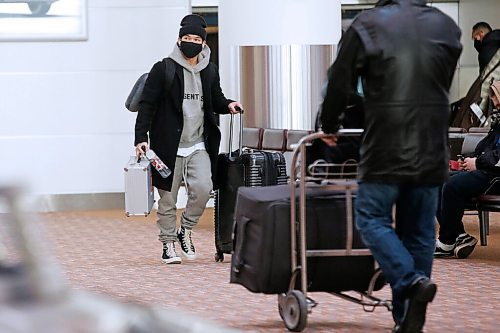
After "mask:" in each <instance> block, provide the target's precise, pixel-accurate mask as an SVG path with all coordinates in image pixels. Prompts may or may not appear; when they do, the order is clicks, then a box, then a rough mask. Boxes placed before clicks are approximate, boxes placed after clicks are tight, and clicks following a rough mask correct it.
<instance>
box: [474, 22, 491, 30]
mask: <svg viewBox="0 0 500 333" xmlns="http://www.w3.org/2000/svg"><path fill="white" fill-rule="evenodd" d="M481 28H484V29H487V30H488V31H492V30H493V29H492V28H491V25H489V24H488V23H486V22H477V23H476V24H474V26H473V27H472V31H474V30H477V29H481Z"/></svg>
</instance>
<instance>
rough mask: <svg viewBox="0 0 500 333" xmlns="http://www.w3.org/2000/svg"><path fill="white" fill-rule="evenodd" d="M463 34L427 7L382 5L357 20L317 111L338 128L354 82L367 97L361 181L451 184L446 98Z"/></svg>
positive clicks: (329, 128)
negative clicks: (319, 109) (358, 84)
mask: <svg viewBox="0 0 500 333" xmlns="http://www.w3.org/2000/svg"><path fill="white" fill-rule="evenodd" d="M460 35H461V33H460V29H459V28H458V27H457V25H456V24H455V23H454V22H453V20H452V19H451V18H449V17H448V16H446V15H444V14H443V13H442V12H441V11H439V10H438V9H436V8H432V7H428V6H426V1H425V0H385V1H381V2H379V4H378V5H377V7H375V8H374V9H372V10H368V11H366V12H363V13H361V14H360V15H359V16H358V17H357V18H356V19H355V21H354V22H353V23H352V25H351V27H350V28H349V29H348V31H347V32H346V34H345V35H344V37H343V39H342V47H341V48H340V50H339V54H338V57H337V60H336V62H335V63H334V65H333V68H332V70H331V71H330V77H329V84H328V88H327V93H326V96H325V100H324V102H323V105H322V125H323V130H324V131H325V132H327V133H334V132H335V131H336V130H337V128H338V118H339V115H340V114H341V113H342V112H344V109H345V102H346V96H348V94H349V93H350V91H352V90H353V89H355V87H356V82H357V79H358V77H359V76H361V78H362V80H363V90H364V95H365V118H364V123H365V126H364V129H365V133H364V137H363V140H362V144H361V148H360V156H361V160H360V169H359V172H360V175H359V177H360V179H361V180H362V181H370V182H384V183H394V184H424V185H425V184H428V185H434V184H435V185H437V184H440V183H442V182H443V181H444V180H446V178H447V176H448V134H447V133H448V123H449V100H448V92H449V88H450V85H451V82H452V79H453V75H454V72H455V67H456V64H457V61H458V58H459V56H460V53H461V50H462V46H461V44H460Z"/></svg>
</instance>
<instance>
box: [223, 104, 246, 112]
mask: <svg viewBox="0 0 500 333" xmlns="http://www.w3.org/2000/svg"><path fill="white" fill-rule="evenodd" d="M227 107H228V108H229V112H230V113H232V114H235V113H240V112H241V110H243V106H242V105H241V103H240V102H232V103H229V105H228V106H227Z"/></svg>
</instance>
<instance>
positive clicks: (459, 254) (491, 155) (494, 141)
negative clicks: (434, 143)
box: [434, 81, 500, 259]
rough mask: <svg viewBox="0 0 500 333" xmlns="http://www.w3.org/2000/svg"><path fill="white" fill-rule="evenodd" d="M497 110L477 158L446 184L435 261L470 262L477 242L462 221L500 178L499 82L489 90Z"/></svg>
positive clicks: (469, 160)
mask: <svg viewBox="0 0 500 333" xmlns="http://www.w3.org/2000/svg"><path fill="white" fill-rule="evenodd" d="M490 94H491V100H492V103H493V105H494V108H495V109H494V110H493V113H492V115H491V129H490V131H489V132H488V135H487V136H486V137H485V138H484V139H482V140H481V141H480V142H479V143H478V144H477V146H476V149H475V151H474V154H473V155H472V156H470V157H467V158H465V159H464V160H463V161H461V163H460V169H461V170H462V171H459V172H457V173H455V174H454V175H453V176H451V177H450V179H448V181H447V182H446V183H445V184H444V186H443V189H442V192H441V193H442V194H441V203H440V205H439V206H438V210H437V214H436V217H437V220H438V222H439V238H438V239H437V240H436V250H435V252H434V256H435V257H436V258H459V259H463V258H467V257H468V256H469V255H470V254H471V253H472V251H473V250H474V247H475V246H476V244H477V239H476V238H474V237H473V236H471V235H469V234H468V233H466V232H465V228H464V223H463V222H462V217H463V216H464V208H465V204H466V203H467V202H469V201H470V200H471V199H472V198H474V197H477V196H478V195H480V194H482V193H483V192H484V191H485V190H486V189H487V188H488V187H489V185H490V182H491V180H492V179H493V178H495V177H498V176H500V165H499V164H498V161H499V160H500V81H495V82H494V83H493V84H492V85H491V87H490Z"/></svg>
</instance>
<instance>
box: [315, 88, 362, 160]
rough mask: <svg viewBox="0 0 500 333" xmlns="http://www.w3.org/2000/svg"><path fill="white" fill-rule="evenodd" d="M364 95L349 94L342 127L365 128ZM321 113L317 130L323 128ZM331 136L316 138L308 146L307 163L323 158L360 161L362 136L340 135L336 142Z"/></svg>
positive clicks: (317, 119)
mask: <svg viewBox="0 0 500 333" xmlns="http://www.w3.org/2000/svg"><path fill="white" fill-rule="evenodd" d="M363 115H364V109H363V97H361V96H360V95H358V94H356V93H354V94H352V95H351V96H349V100H348V104H347V107H346V110H345V112H344V116H343V117H344V118H343V119H342V128H363ZM320 117H321V115H320V114H319V113H318V115H317V116H316V126H315V131H316V132H317V131H320V130H321V124H320ZM330 140H334V139H331V138H324V139H321V140H314V141H313V142H312V144H311V146H309V147H307V153H306V163H307V165H308V166H309V165H311V164H312V163H314V162H315V161H317V160H322V161H324V162H325V163H328V164H342V163H343V162H346V161H347V160H355V161H356V162H358V161H359V146H360V143H361V136H338V137H337V138H336V139H335V140H336V141H335V142H336V144H335V143H333V142H331V141H330Z"/></svg>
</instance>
